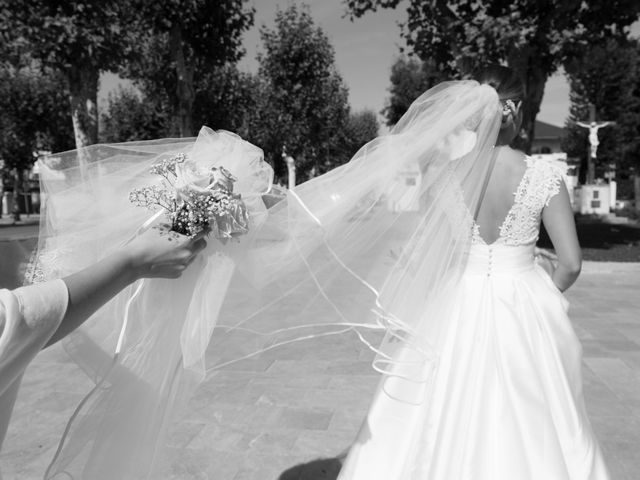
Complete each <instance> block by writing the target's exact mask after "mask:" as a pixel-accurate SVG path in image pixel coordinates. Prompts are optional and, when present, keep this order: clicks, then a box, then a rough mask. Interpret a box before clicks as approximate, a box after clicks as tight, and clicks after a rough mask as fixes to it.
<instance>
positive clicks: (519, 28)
mask: <svg viewBox="0 0 640 480" xmlns="http://www.w3.org/2000/svg"><path fill="white" fill-rule="evenodd" d="M400 3H401V2H400V0H345V4H346V6H347V9H348V12H349V13H350V14H351V16H352V17H359V16H362V15H364V14H366V13H367V12H369V11H374V10H376V9H377V8H396V7H397V6H398V5H399V4H400ZM639 11H640V2H637V0H607V1H605V0H598V1H590V2H584V1H583V0H516V1H513V0H409V1H408V7H407V14H408V19H407V22H406V23H405V24H404V26H403V36H404V39H405V40H406V42H407V45H408V46H409V47H410V48H411V49H412V50H413V52H414V53H416V54H417V55H418V56H419V57H420V58H421V59H423V60H428V61H430V62H433V65H434V66H435V67H436V68H437V70H439V71H441V72H443V73H444V74H446V75H448V76H449V77H450V78H460V77H468V76H470V75H471V74H472V72H473V71H474V70H475V69H477V68H478V67H480V66H482V65H484V64H486V63H490V62H491V63H495V62H498V63H506V64H508V65H509V66H511V67H512V68H514V69H515V70H516V71H517V72H518V73H519V74H520V76H521V77H522V79H523V81H524V82H525V85H526V87H527V97H526V99H525V102H524V120H523V130H522V135H523V137H522V138H521V139H519V146H520V147H521V148H523V149H525V150H527V151H528V150H529V149H530V145H531V140H532V136H533V127H534V123H535V118H536V115H537V114H538V111H539V110H540V103H541V101H542V96H543V93H544V86H545V83H546V80H547V79H548V77H549V76H550V75H551V74H553V73H554V72H555V71H556V70H557V68H558V67H559V66H560V65H566V64H569V63H570V62H572V61H573V60H574V59H575V58H576V57H578V58H579V57H580V56H581V54H582V52H583V50H584V49H585V48H586V47H587V46H588V45H591V44H593V43H597V42H599V41H601V40H602V39H606V38H610V37H619V36H624V34H625V33H624V29H625V28H626V27H628V26H629V25H630V24H631V23H633V22H634V21H635V20H636V19H637V18H638V13H639Z"/></svg>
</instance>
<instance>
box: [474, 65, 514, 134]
mask: <svg viewBox="0 0 640 480" xmlns="http://www.w3.org/2000/svg"><path fill="white" fill-rule="evenodd" d="M476 80H477V81H478V82H479V83H481V84H486V85H490V86H491V87H493V88H495V90H496V92H498V97H499V98H500V104H501V106H502V125H501V126H500V134H499V135H498V141H497V144H498V145H509V144H510V143H511V142H512V141H513V139H514V138H515V137H516V135H518V132H519V131H520V127H521V126H522V103H523V101H524V97H525V89H524V84H523V83H522V80H520V78H519V77H518V76H517V75H516V73H515V71H514V70H512V69H511V68H509V67H503V66H502V65H487V66H486V67H484V68H483V69H482V70H481V71H480V72H479V73H478V74H477V75H476Z"/></svg>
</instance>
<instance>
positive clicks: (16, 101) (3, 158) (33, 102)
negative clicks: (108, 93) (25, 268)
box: [0, 65, 74, 220]
mask: <svg viewBox="0 0 640 480" xmlns="http://www.w3.org/2000/svg"><path fill="white" fill-rule="evenodd" d="M0 111H1V112H2V115H0V192H1V191H2V190H3V185H4V183H5V182H6V183H7V185H8V186H9V187H10V188H11V189H12V190H13V192H14V193H15V192H19V191H22V189H23V187H24V184H23V172H24V171H25V170H29V169H30V168H31V167H32V166H33V163H34V161H35V160H36V158H37V153H38V152H39V151H42V150H44V151H64V150H68V149H70V148H72V146H73V143H74V141H73V127H72V124H71V117H70V115H69V103H68V101H67V98H66V86H65V81H64V79H63V78H62V77H61V76H60V75H59V74H56V73H54V72H51V71H49V70H44V71H43V70H41V69H34V68H22V69H14V68H11V67H7V66H6V65H5V66H4V67H3V68H0ZM18 205H19V203H18V202H15V204H14V215H15V217H14V218H15V219H16V220H18V219H19V217H20V214H19V211H20V207H19V206H18Z"/></svg>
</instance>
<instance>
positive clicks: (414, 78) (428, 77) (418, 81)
mask: <svg viewBox="0 0 640 480" xmlns="http://www.w3.org/2000/svg"><path fill="white" fill-rule="evenodd" d="M443 79H444V77H443V76H442V74H441V73H440V72H438V70H437V69H435V68H434V67H433V65H432V64H431V63H430V62H423V61H421V60H420V59H417V58H407V57H404V56H402V57H399V58H398V59H397V60H396V61H395V63H394V64H393V65H392V67H391V87H390V88H389V93H390V96H389V99H388V101H387V105H386V106H385V108H384V110H383V113H384V115H385V116H386V118H387V125H388V126H393V125H395V124H396V123H397V122H398V120H400V117H402V115H404V114H405V112H406V111H407V110H408V109H409V106H410V105H411V104H412V103H413V101H414V100H415V99H416V98H418V97H419V96H420V95H421V94H422V93H424V92H425V91H426V90H428V89H430V88H431V87H433V86H435V85H436V84H437V83H439V82H440V81H442V80H443Z"/></svg>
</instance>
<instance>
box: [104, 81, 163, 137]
mask: <svg viewBox="0 0 640 480" xmlns="http://www.w3.org/2000/svg"><path fill="white" fill-rule="evenodd" d="M169 122H170V112H169V111H168V110H167V109H166V107H165V103H164V102H162V101H158V98H157V96H156V97H154V96H152V95H147V94H145V93H144V92H141V91H138V90H135V89H133V88H122V87H120V88H119V89H118V90H117V91H116V92H115V93H110V94H109V98H108V99H107V108H106V111H105V112H103V113H102V114H101V115H100V141H101V142H106V143H117V142H129V141H132V140H152V139H154V138H162V137H166V136H167V134H168V132H169Z"/></svg>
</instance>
